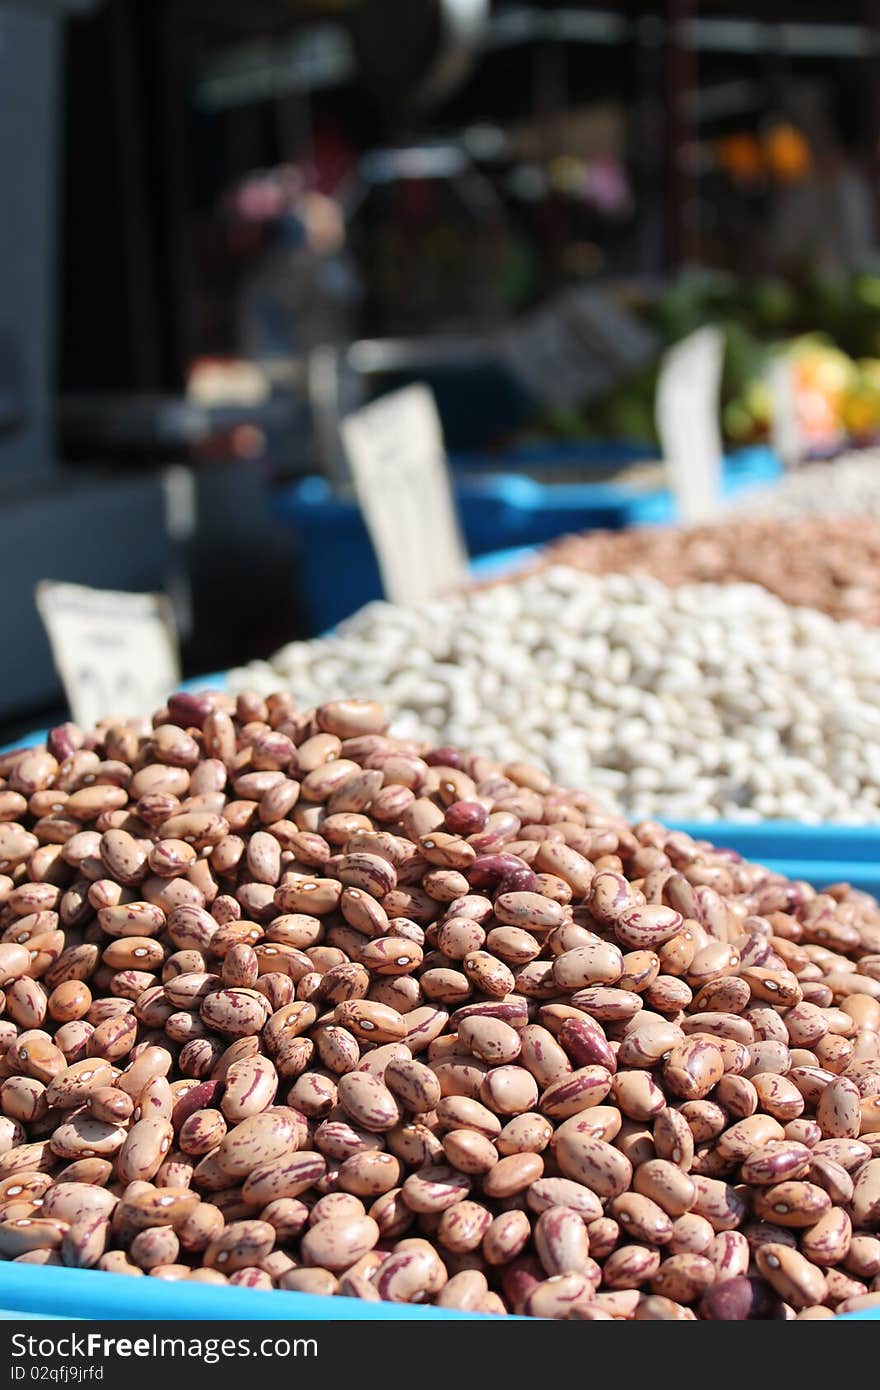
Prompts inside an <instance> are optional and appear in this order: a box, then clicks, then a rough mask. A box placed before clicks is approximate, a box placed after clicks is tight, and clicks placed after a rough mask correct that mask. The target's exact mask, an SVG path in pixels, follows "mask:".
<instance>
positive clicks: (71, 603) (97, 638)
mask: <svg viewBox="0 0 880 1390" xmlns="http://www.w3.org/2000/svg"><path fill="white" fill-rule="evenodd" d="M36 601H37V608H38V610H39V613H40V617H41V618H42V619H43V623H44V626H45V628H46V632H47V634H48V637H49V645H50V646H51V648H52V657H53V659H54V661H55V668H56V670H57V671H58V674H59V676H60V677H61V681H62V683H63V685H64V692H65V694H66V696H67V702H68V704H69V706H70V710H71V713H72V715H73V718H74V719H75V720H76V722H77V723H78V724H80V725H82V726H83V728H90V727H91V725H92V724H94V723H95V722H96V721H97V720H99V719H105V718H107V716H108V715H138V714H149V713H151V711H152V710H154V709H155V708H156V707H157V706H159V705H161V704H162V703H163V702H164V701H165V700H166V699H167V697H168V695H169V694H170V693H171V692H172V691H173V690H174V689H175V687H176V686H177V684H178V682H179V680H180V662H179V658H178V651H177V634H176V632H175V627H174V615H173V612H172V609H171V604H170V603H169V602H168V600H167V599H166V598H165V597H164V595H162V594H126V593H118V592H116V591H115V590H110V589H89V588H85V587H84V586H82V585H79V584H56V583H54V582H52V581H50V580H44V581H43V582H42V583H41V584H38V585H37V590H36Z"/></svg>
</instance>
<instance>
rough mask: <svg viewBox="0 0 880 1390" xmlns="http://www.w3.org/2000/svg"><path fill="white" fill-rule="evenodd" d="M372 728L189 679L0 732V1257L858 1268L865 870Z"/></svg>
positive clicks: (293, 1282)
mask: <svg viewBox="0 0 880 1390" xmlns="http://www.w3.org/2000/svg"><path fill="white" fill-rule="evenodd" d="M385 729H386V723H385V717H384V714H383V711H382V709H381V707H380V706H379V705H377V704H374V703H373V702H370V701H362V700H338V701H334V702H333V703H331V704H327V705H324V706H321V707H320V708H317V709H313V710H298V709H296V708H295V707H294V705H293V702H292V700H291V698H290V696H288V695H285V694H281V695H275V696H270V697H269V698H268V699H266V700H263V699H262V698H260V697H259V696H256V695H253V694H247V693H245V694H242V695H239V696H238V697H237V699H233V698H232V697H230V696H226V695H222V694H219V693H213V692H209V693H206V694H201V695H190V694H187V695H177V696H174V697H172V698H171V699H170V700H169V702H168V706H167V708H165V709H162V710H160V711H159V712H157V714H156V715H155V716H154V718H153V719H152V721H150V720H148V719H147V720H127V721H107V722H105V723H103V724H101V725H99V726H98V727H97V729H96V730H94V731H93V732H91V733H86V732H84V731H83V730H80V729H79V728H77V727H76V726H74V725H70V724H67V725H63V726H60V727H58V728H56V729H54V730H53V731H52V732H51V734H50V735H49V737H48V740H47V743H46V745H45V746H43V747H38V748H34V749H27V750H18V751H17V752H13V753H11V754H5V755H2V757H0V989H2V993H0V1001H2V1007H0V1258H2V1259H4V1260H17V1261H20V1262H22V1263H27V1264H37V1265H66V1266H70V1267H73V1268H80V1269H97V1270H106V1271H112V1272H116V1273H122V1274H127V1275H131V1276H135V1277H145V1276H148V1277H152V1278H158V1279H165V1280H187V1281H196V1282H201V1283H210V1284H217V1285H226V1284H230V1285H239V1286H241V1285H243V1286H246V1287H250V1288H255V1289H265V1290H272V1289H287V1290H300V1291H307V1292H311V1293H319V1294H327V1295H334V1294H335V1295H341V1296H349V1297H357V1298H362V1299H368V1300H371V1301H374V1302H376V1303H378V1302H379V1301H380V1300H390V1301H396V1302H407V1303H433V1304H437V1305H439V1306H442V1307H444V1308H451V1309H460V1310H468V1311H473V1312H478V1313H486V1314H494V1315H504V1314H513V1313H515V1314H525V1315H527V1316H536V1317H549V1318H573V1319H582V1320H588V1321H589V1320H606V1319H631V1318H634V1319H639V1320H648V1319H677V1320H689V1319H694V1318H704V1319H726V1320H729V1319H748V1318H783V1319H792V1318H823V1317H832V1316H833V1315H834V1314H835V1313H838V1312H846V1311H850V1310H855V1309H860V1308H864V1307H870V1306H871V1305H874V1304H880V907H878V904H877V902H876V901H875V900H874V899H873V898H870V897H869V896H867V895H866V894H863V893H859V892H856V891H853V890H852V889H851V888H849V887H848V886H847V885H846V884H837V885H831V886H830V887H829V888H828V889H827V890H826V891H824V892H816V891H815V890H814V889H813V888H812V887H810V886H809V885H808V884H806V883H802V882H788V881H786V880H784V879H782V878H780V877H779V876H778V875H775V874H773V873H771V872H769V871H768V870H767V869H764V868H761V867H759V866H757V865H752V864H749V863H746V862H744V861H743V860H742V859H741V858H740V857H739V856H738V855H737V854H735V853H733V852H730V851H725V850H722V849H715V848H713V847H712V846H711V845H709V844H707V843H704V842H695V841H693V840H692V839H690V838H689V837H688V836H686V835H684V834H681V833H676V832H672V831H668V830H666V829H664V827H663V826H662V825H660V824H658V823H656V822H643V823H641V824H639V825H635V826H632V825H630V824H628V823H627V822H626V821H625V820H624V819H622V818H620V817H616V816H613V815H608V814H607V813H602V812H601V811H599V810H598V809H597V805H596V802H595V801H594V800H593V798H592V797H591V796H590V795H588V794H586V793H582V792H576V791H572V790H568V789H565V788H562V787H559V786H556V785H554V784H552V783H551V781H550V779H549V777H548V776H547V775H546V774H545V773H544V772H542V771H541V770H540V769H539V768H536V767H533V766H527V765H524V764H509V765H505V766H499V765H497V764H495V763H493V762H490V761H489V760H487V759H486V758H483V757H481V756H478V755H468V754H464V753H461V752H459V751H457V750H454V749H451V748H432V747H430V746H429V745H427V744H424V743H420V742H418V741H415V740H395V739H391V738H389V737H388V736H387V734H386V733H385ZM269 1296H271V1295H269ZM144 1306H145V1308H148V1306H149V1304H148V1299H146V1300H145V1304H144ZM377 1312H378V1313H379V1314H381V1309H378V1308H377Z"/></svg>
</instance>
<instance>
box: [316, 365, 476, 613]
mask: <svg viewBox="0 0 880 1390" xmlns="http://www.w3.org/2000/svg"><path fill="white" fill-rule="evenodd" d="M342 436H343V439H344V441H345V447H346V450H347V452H348V457H349V462H350V464H351V472H352V478H353V480H354V487H355V492H356V494H357V498H358V502H359V503H360V507H361V511H362V512H363V515H364V521H365V522H366V525H367V530H368V531H369V533H370V539H371V540H372V542H373V548H374V549H375V551H376V557H377V559H378V561H379V570H380V573H381V575H382V586H383V589H384V591H385V596H386V598H388V599H390V600H391V602H392V603H401V604H403V603H407V604H412V603H420V602H422V601H423V600H425V599H431V598H435V597H436V596H437V595H438V594H442V593H445V592H448V590H450V589H454V588H456V587H457V586H458V585H460V584H461V583H463V581H464V579H465V577H466V574H467V552H466V550H465V547H464V543H463V541H462V537H461V530H460V528H459V524H458V517H457V515H456V511H455V504H454V501H453V496H452V489H451V486H450V482H449V470H448V467H447V463H446V451H445V448H444V444H443V431H442V428H441V425H440V418H439V416H438V414H437V407H436V405H435V404H434V397H433V395H432V393H431V391H430V390H429V389H428V388H427V387H426V386H407V387H405V388H404V389H403V390H401V391H393V392H391V393H390V394H389V395H387V396H382V397H381V398H380V399H379V400H377V401H373V402H372V404H370V405H367V406H364V408H363V409H362V410H358V411H356V412H355V413H354V414H353V415H349V416H348V417H347V418H346V419H345V420H344V421H343V422H342Z"/></svg>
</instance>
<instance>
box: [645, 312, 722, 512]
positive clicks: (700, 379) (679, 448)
mask: <svg viewBox="0 0 880 1390" xmlns="http://www.w3.org/2000/svg"><path fill="white" fill-rule="evenodd" d="M723 357H724V336H723V334H722V332H721V330H720V329H718V328H700V329H698V330H697V332H696V333H692V334H691V335H690V337H688V338H684V339H683V340H682V341H681V342H680V343H676V345H675V347H673V348H670V349H669V351H668V352H667V353H666V354H665V355H664V358H663V363H662V366H661V368H660V378H659V380H658V382H657V399H656V404H655V412H656V418H657V430H658V433H659V435H660V443H661V445H662V448H663V455H664V458H665V460H666V466H667V468H668V470H669V478H670V486H671V487H672V490H673V492H674V493H675V498H676V502H677V504H678V516H679V517H680V519H681V520H682V521H684V522H688V523H696V522H701V521H706V520H708V519H709V518H710V517H712V516H714V515H716V514H717V512H718V511H719V509H720V505H721V479H722V463H723V456H724V448H723V445H722V442H721V427H720V424H719V399H720V389H721V367H722V362H723Z"/></svg>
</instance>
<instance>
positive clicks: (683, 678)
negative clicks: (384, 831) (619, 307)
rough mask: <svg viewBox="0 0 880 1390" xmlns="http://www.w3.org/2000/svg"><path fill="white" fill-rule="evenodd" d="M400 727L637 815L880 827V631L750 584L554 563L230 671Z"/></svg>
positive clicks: (263, 687) (240, 679)
mask: <svg viewBox="0 0 880 1390" xmlns="http://www.w3.org/2000/svg"><path fill="white" fill-rule="evenodd" d="M232 682H233V684H232V688H233V690H236V691H237V690H241V689H245V688H251V689H257V690H259V691H261V692H262V693H268V692H269V691H271V690H273V689H277V688H278V685H279V683H281V684H284V685H285V686H286V687H287V688H288V689H289V690H290V691H291V692H292V693H293V695H294V697H295V698H296V700H297V702H298V703H299V705H300V706H301V707H303V708H306V707H309V706H311V705H314V704H319V703H321V702H323V701H326V700H331V699H335V698H337V697H339V696H341V695H343V694H347V695H351V696H374V697H375V698H377V699H381V700H382V701H383V702H384V703H385V705H386V707H388V708H389V709H390V711H391V712H392V715H393V723H392V729H393V731H394V733H396V734H398V735H400V736H402V737H412V736H424V737H427V738H430V739H431V740H432V741H434V742H436V743H439V744H447V743H449V744H459V745H464V746H470V747H473V748H476V749H479V750H480V751H482V752H485V753H486V754H488V755H490V756H492V757H494V758H498V759H502V760H512V759H517V758H522V757H526V758H530V759H533V760H538V761H540V762H542V763H543V764H544V765H545V766H546V767H547V768H548V769H549V771H550V772H551V774H552V776H553V777H554V779H556V780H557V781H559V782H560V783H562V784H564V785H567V786H583V787H590V788H592V789H594V790H595V791H596V792H597V793H598V794H600V795H601V796H602V797H603V798H604V800H605V801H607V803H608V804H609V806H614V807H619V808H622V809H624V810H626V811H627V812H628V813H629V814H630V815H632V816H633V817H635V818H639V817H653V816H661V817H664V818H665V819H666V820H683V819H687V818H707V819H709V818H717V817H719V816H720V817H725V818H729V819H737V820H758V819H767V818H782V819H796V820H802V821H806V822H820V821H836V822H842V823H846V822H850V823H868V822H874V823H880V633H878V632H876V631H871V630H868V629H866V628H863V627H861V626H860V625H858V624H856V623H838V622H835V621H833V620H832V619H830V618H827V617H825V616H824V615H823V614H820V613H816V612H814V611H812V610H810V609H798V608H790V607H788V606H787V605H785V604H784V603H782V602H780V600H779V599H777V598H775V597H773V596H772V595H771V594H769V593H767V592H766V591H764V590H762V589H759V588H757V587H755V586H751V585H729V586H716V585H691V586H684V587H681V588H676V589H669V588H667V587H666V586H665V585H663V584H660V583H659V582H657V581H656V580H652V579H648V578H644V577H631V576H624V575H618V574H612V575H605V576H594V575H589V574H583V573H579V572H577V571H575V570H570V569H564V568H555V569H549V570H545V571H543V572H540V573H537V574H533V575H530V576H527V577H526V578H525V579H523V580H520V581H519V582H517V583H510V584H507V585H503V586H499V587H496V588H492V589H487V590H483V591H474V592H470V593H466V594H463V595H461V596H458V597H454V598H451V599H449V600H444V601H442V602H434V603H430V604H424V605H421V606H419V607H415V608H409V609H407V608H397V607H394V606H392V605H390V604H384V603H372V604H369V605H368V606H367V607H366V608H363V609H362V610H361V611H360V612H359V613H356V614H355V615H354V616H353V617H352V618H350V619H349V620H348V621H347V622H345V623H344V624H342V626H341V627H340V628H339V630H338V633H337V634H335V635H333V636H330V637H324V638H318V639H315V640H313V641H310V642H295V643H292V644H291V645H290V646H287V647H285V648H283V649H282V650H281V651H280V652H278V653H277V655H276V656H275V657H274V659H273V661H272V663H271V664H268V663H254V664H252V665H250V666H248V667H247V668H245V669H243V670H239V671H236V672H233V673H232Z"/></svg>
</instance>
